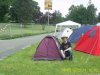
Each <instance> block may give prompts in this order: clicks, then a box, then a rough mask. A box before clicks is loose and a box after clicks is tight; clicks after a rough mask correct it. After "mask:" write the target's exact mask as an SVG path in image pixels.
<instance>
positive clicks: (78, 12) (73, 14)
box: [66, 5, 86, 24]
mask: <svg viewBox="0 0 100 75" xmlns="http://www.w3.org/2000/svg"><path fill="white" fill-rule="evenodd" d="M66 17H67V20H68V19H70V20H72V21H75V22H78V23H81V24H85V23H86V21H85V18H86V8H85V7H84V6H83V5H80V6H74V5H72V6H71V7H70V9H69V14H68V15H66Z"/></svg>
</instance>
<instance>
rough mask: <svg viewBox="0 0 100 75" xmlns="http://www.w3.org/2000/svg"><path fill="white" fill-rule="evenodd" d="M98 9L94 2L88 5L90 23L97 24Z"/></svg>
mask: <svg viewBox="0 0 100 75" xmlns="http://www.w3.org/2000/svg"><path fill="white" fill-rule="evenodd" d="M96 11H97V9H96V8H95V6H94V4H91V5H89V6H88V7H87V14H86V16H87V17H86V18H87V23H88V24H95V23H96Z"/></svg>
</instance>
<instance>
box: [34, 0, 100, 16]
mask: <svg viewBox="0 0 100 75" xmlns="http://www.w3.org/2000/svg"><path fill="white" fill-rule="evenodd" d="M35 1H37V2H38V3H39V6H40V8H41V11H42V12H44V13H45V12H46V10H45V9H44V1H45V0H35ZM52 1H53V10H50V12H53V11H55V10H59V11H60V12H61V13H62V14H63V16H65V15H66V14H67V13H68V9H69V8H70V6H71V5H72V4H73V5H80V4H83V5H84V6H87V5H88V1H89V0H52ZM92 3H93V4H94V5H95V7H96V8H97V9H98V11H97V13H98V12H100V0H92Z"/></svg>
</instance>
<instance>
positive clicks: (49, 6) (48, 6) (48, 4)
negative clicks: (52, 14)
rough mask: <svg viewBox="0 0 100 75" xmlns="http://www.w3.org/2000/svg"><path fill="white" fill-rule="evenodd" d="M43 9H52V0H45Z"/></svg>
mask: <svg viewBox="0 0 100 75" xmlns="http://www.w3.org/2000/svg"><path fill="white" fill-rule="evenodd" d="M45 9H46V10H52V0H45Z"/></svg>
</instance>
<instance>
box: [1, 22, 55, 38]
mask: <svg viewBox="0 0 100 75" xmlns="http://www.w3.org/2000/svg"><path fill="white" fill-rule="evenodd" d="M42 27H43V26H42V25H39V24H28V25H25V26H24V25H22V24H19V23H0V39H13V38H18V37H24V36H30V35H37V34H43V33H47V32H53V31H54V29H55V26H47V25H45V30H43V29H42Z"/></svg>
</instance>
